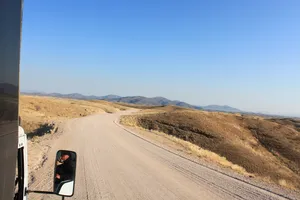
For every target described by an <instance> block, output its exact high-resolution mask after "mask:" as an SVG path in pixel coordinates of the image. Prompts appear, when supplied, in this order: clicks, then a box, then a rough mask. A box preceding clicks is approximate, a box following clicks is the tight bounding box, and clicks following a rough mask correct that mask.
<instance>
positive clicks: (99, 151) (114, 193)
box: [29, 114, 285, 200]
mask: <svg viewBox="0 0 300 200" xmlns="http://www.w3.org/2000/svg"><path fill="white" fill-rule="evenodd" d="M119 115H120V114H100V115H94V116H89V117H84V118H79V119H74V120H70V121H69V122H68V123H67V124H66V127H65V130H64V133H63V134H62V135H61V136H60V137H59V139H58V140H57V141H53V142H52V144H51V150H50V151H49V152H48V158H49V159H48V160H46V161H45V163H44V165H43V167H42V168H41V169H40V170H39V171H38V172H37V173H36V174H35V181H34V183H33V184H32V185H31V186H30V189H40V190H51V187H52V176H53V174H52V173H53V163H54V157H55V153H56V151H57V150H58V149H70V150H74V151H76V152H77V155H78V163H77V177H76V188H75V189H76V191H75V195H74V196H73V197H72V198H70V199H78V200H84V199H88V200H94V199H95V200H98V199H112V200H114V199H120V200H125V199H130V200H132V199H143V200H147V199H149V200H150V199H155V200H158V199H172V200H173V199H178V200H184V199H186V200H192V199H195V200H196V199H197V200H198V199H201V200H206V199H209V200H212V199H251V200H254V199H258V200H259V199H285V198H283V197H280V196H278V195H275V194H272V193H270V192H268V191H265V190H262V189H260V188H256V187H254V186H251V185H249V184H246V183H244V182H241V181H239V180H236V179H234V178H230V177H228V176H226V175H223V174H221V173H218V172H215V171H213V170H210V169H208V168H206V167H203V166H201V165H199V164H197V163H195V162H191V161H188V160H186V159H184V158H182V157H180V156H177V155H175V154H173V153H172V152H169V151H166V150H164V149H162V148H159V147H157V146H155V145H153V144H151V143H149V142H147V141H145V140H143V139H141V138H139V137H136V136H135V135H133V134H131V133H129V132H127V131H125V130H124V129H122V128H121V127H119V126H118V125H116V124H115V123H114V121H115V120H116V119H117V118H118V117H119ZM29 197H30V198H29V199H41V198H43V199H60V198H59V197H56V196H39V195H37V194H30V196H29Z"/></svg>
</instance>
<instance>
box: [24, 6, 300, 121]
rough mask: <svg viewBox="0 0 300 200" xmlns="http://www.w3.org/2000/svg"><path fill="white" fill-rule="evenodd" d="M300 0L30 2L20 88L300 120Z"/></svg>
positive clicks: (25, 27) (26, 17)
mask: <svg viewBox="0 0 300 200" xmlns="http://www.w3.org/2000/svg"><path fill="white" fill-rule="evenodd" d="M299 10H300V1H299V0H294V1H290V0H285V1H284V0H280V1H279V0H251V1H241V0H235V1H233V0H232V1H230V0H228V1H223V0H219V1H214V0H209V1H201V0H195V1H188V0H186V1H182V0H147V1H146V0H134V1H129V0H126V1H125V0H122V1H114V0H93V1H91V0H87V1H77V0H76V1H74V0H63V1H62V0H51V1H32V0H25V1H24V16H23V35H22V56H21V89H22V90H35V91H43V92H60V93H73V92H79V93H82V94H94V95H106V94H118V95H121V96H127V95H143V96H149V97H153V96H164V97H167V98H170V99H173V100H175V99H176V100H182V101H186V102H188V103H191V104H195V105H208V104H220V105H225V104H226V105H230V106H233V107H237V108H240V109H243V110H246V111H260V112H268V113H274V114H288V115H298V116H300V92H299V90H300V12H299Z"/></svg>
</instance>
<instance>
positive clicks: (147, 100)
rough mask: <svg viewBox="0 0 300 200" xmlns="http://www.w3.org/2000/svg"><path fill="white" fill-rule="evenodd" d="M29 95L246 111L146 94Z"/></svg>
mask: <svg viewBox="0 0 300 200" xmlns="http://www.w3.org/2000/svg"><path fill="white" fill-rule="evenodd" d="M22 93H23V94H27V95H35V96H51V97H59V98H69V99H80V100H106V101H110V102H119V103H127V104H137V105H149V106H150V105H151V106H167V105H174V106H180V107H184V108H192V109H197V110H207V111H219V112H238V113H245V112H243V111H241V110H239V109H237V108H233V107H230V106H227V105H225V106H220V105H209V106H195V105H191V104H188V103H186V102H183V101H173V100H169V99H167V98H164V97H144V96H127V97H121V96H118V95H113V94H111V95H106V96H95V95H82V94H79V93H71V94H60V93H42V92H22Z"/></svg>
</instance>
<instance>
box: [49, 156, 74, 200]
mask: <svg viewBox="0 0 300 200" xmlns="http://www.w3.org/2000/svg"><path fill="white" fill-rule="evenodd" d="M76 162H77V155H76V153H75V152H74V151H68V150H59V151H57V153H56V159H55V167H54V185H53V193H54V194H57V195H60V196H65V197H71V196H73V195H74V188H75V176H76Z"/></svg>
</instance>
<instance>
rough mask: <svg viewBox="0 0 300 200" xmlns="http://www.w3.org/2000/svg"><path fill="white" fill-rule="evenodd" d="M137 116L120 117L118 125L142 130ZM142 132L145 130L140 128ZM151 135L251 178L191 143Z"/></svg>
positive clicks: (241, 168)
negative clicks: (165, 139)
mask: <svg viewBox="0 0 300 200" xmlns="http://www.w3.org/2000/svg"><path fill="white" fill-rule="evenodd" d="M137 121H138V116H137V115H128V116H122V117H121V118H120V123H121V124H122V125H125V126H130V127H135V128H142V127H140V126H138V123H137ZM142 129H143V130H147V129H144V128H142ZM151 133H153V134H156V135H159V136H162V137H164V138H167V139H168V140H170V141H173V142H175V143H176V144H178V145H180V146H182V147H184V149H185V150H186V152H187V153H189V154H193V155H196V156H197V157H199V158H204V159H205V160H208V161H212V162H215V163H218V164H220V165H222V166H223V167H227V168H231V169H233V170H235V171H236V172H238V173H240V174H243V175H246V176H253V174H250V173H248V172H247V171H246V170H245V169H244V168H243V167H241V166H238V165H235V164H233V163H231V162H230V161H228V160H227V159H226V158H225V157H222V156H220V155H218V154H216V153H214V152H212V151H209V150H206V149H203V148H201V147H199V146H197V145H195V144H193V143H191V142H188V141H185V140H182V139H179V138H177V137H175V136H173V135H168V134H165V133H163V132H159V131H155V130H151Z"/></svg>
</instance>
